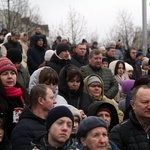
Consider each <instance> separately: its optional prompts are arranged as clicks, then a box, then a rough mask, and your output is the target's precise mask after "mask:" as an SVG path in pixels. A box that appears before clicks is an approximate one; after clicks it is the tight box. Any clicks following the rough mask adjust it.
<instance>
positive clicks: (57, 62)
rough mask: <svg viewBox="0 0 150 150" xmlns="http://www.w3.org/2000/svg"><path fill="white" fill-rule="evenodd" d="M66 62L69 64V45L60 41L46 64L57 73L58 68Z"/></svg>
mask: <svg viewBox="0 0 150 150" xmlns="http://www.w3.org/2000/svg"><path fill="white" fill-rule="evenodd" d="M67 64H71V61H70V47H69V46H68V44H66V43H60V44H58V45H57V47H56V51H55V53H54V54H53V55H52V57H51V59H50V62H49V63H48V64H47V66H49V67H51V68H53V69H54V70H55V71H56V72H57V73H58V74H59V72H60V70H61V69H62V68H63V67H64V66H65V65H67Z"/></svg>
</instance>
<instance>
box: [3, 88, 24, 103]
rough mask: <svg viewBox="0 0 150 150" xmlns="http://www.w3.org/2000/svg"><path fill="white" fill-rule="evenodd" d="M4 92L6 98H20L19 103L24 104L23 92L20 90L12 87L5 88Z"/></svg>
mask: <svg viewBox="0 0 150 150" xmlns="http://www.w3.org/2000/svg"><path fill="white" fill-rule="evenodd" d="M5 91H6V94H7V96H9V97H20V100H21V102H22V103H23V104H24V99H23V92H22V89H21V88H17V87H14V86H6V87H5Z"/></svg>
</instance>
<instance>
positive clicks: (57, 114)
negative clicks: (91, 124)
mask: <svg viewBox="0 0 150 150" xmlns="http://www.w3.org/2000/svg"><path fill="white" fill-rule="evenodd" d="M62 117H68V118H70V119H71V120H72V123H74V118H73V115H72V112H71V111H70V110H69V108H67V107H66V106H56V107H54V108H53V109H52V110H51V111H50V112H49V113H48V116H47V119H46V129H47V130H48V129H49V128H50V127H51V125H52V124H53V123H54V122H55V121H56V120H57V119H59V118H62Z"/></svg>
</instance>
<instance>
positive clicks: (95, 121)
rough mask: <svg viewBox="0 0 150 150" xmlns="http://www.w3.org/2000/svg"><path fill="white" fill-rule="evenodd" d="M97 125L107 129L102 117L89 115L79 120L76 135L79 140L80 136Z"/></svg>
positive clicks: (83, 135)
mask: <svg viewBox="0 0 150 150" xmlns="http://www.w3.org/2000/svg"><path fill="white" fill-rule="evenodd" d="M97 127H104V128H106V129H107V124H106V122H105V121H104V120H103V119H102V118H99V117H96V116H89V117H87V118H85V119H83V120H82V121H81V123H80V125H79V128H78V130H77V134H76V136H77V138H78V139H79V140H80V138H81V137H85V136H86V135H87V133H88V132H89V131H91V130H92V129H94V128H97Z"/></svg>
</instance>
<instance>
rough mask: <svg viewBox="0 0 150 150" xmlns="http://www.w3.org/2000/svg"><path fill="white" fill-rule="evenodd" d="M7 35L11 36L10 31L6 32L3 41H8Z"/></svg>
mask: <svg viewBox="0 0 150 150" xmlns="http://www.w3.org/2000/svg"><path fill="white" fill-rule="evenodd" d="M8 36H11V33H10V32H9V33H7V34H6V35H5V37H4V43H6V42H8Z"/></svg>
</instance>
